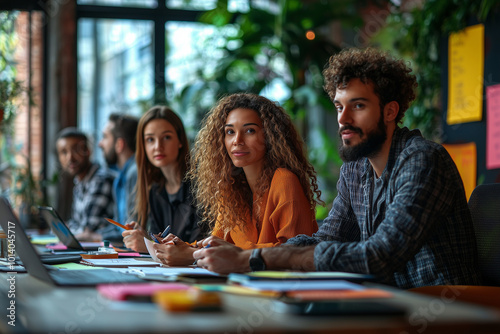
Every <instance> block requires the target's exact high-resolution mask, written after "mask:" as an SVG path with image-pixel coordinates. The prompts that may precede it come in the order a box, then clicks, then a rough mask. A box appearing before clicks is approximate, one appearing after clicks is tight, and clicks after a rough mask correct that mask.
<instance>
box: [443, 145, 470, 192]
mask: <svg viewBox="0 0 500 334" xmlns="http://www.w3.org/2000/svg"><path fill="white" fill-rule="evenodd" d="M443 147H444V148H445V149H446V150H447V151H448V153H449V154H450V156H451V158H452V159H453V161H454V162H455V165H457V169H458V172H459V173H460V176H461V177H462V182H463V183H464V188H465V195H466V196H467V200H469V197H470V195H471V194H472V191H473V190H474V188H475V187H476V178H477V175H476V174H477V148H476V143H474V142H472V143H465V144H443Z"/></svg>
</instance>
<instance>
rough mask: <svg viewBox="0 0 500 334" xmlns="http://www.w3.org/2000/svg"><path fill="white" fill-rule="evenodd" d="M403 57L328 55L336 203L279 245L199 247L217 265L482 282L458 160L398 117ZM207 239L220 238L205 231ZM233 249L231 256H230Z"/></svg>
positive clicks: (406, 89) (406, 101)
mask: <svg viewBox="0 0 500 334" xmlns="http://www.w3.org/2000/svg"><path fill="white" fill-rule="evenodd" d="M411 72H412V70H411V69H410V68H409V67H408V66H407V65H406V63H405V62H404V61H403V60H401V59H395V58H394V57H392V56H391V55H389V54H387V53H384V52H381V51H378V50H375V49H371V48H369V49H364V50H360V49H348V50H344V51H342V52H340V53H339V54H337V55H334V56H332V57H331V58H330V60H329V63H328V66H327V68H326V69H325V70H324V71H323V75H324V78H325V85H324V88H325V91H326V92H327V93H328V95H329V97H330V99H331V100H332V102H333V104H334V105H335V109H336V110H337V118H338V123H339V136H340V155H341V157H342V159H343V160H344V164H343V165H342V167H341V171H340V178H339V181H338V184H337V191H338V196H337V197H336V199H335V200H334V202H333V207H332V209H331V211H330V213H329V215H328V217H327V218H326V219H325V221H324V223H323V224H322V226H321V227H320V229H319V230H318V232H317V233H315V234H313V236H304V235H300V236H297V237H295V238H292V239H290V240H288V242H287V243H286V245H285V246H283V247H277V248H274V249H270V248H266V249H263V250H258V251H255V250H254V251H249V250H248V251H241V250H238V249H236V248H234V247H233V248H231V247H228V246H227V245H223V246H220V247H210V248H208V249H203V250H199V251H197V252H195V253H194V254H193V256H194V257H195V258H197V259H198V264H199V265H201V266H204V267H206V268H208V269H210V270H213V271H216V272H234V271H240V272H245V271H249V270H251V269H261V268H267V269H294V270H307V271H313V270H317V271H345V272H353V273H361V274H370V275H373V276H374V277H375V278H376V279H377V280H378V281H379V282H382V283H386V284H390V285H395V286H398V287H400V288H404V289H408V288H414V287H419V286H430V285H443V284H455V285H460V284H466V285H474V284H480V279H479V276H478V266H477V249H476V241H475V236H474V230H473V225H472V219H471V215H470V212H469V209H468V206H467V200H466V197H465V191H464V187H463V183H462V180H461V178H460V175H459V173H458V171H457V168H456V166H455V164H454V162H453V160H452V159H451V157H450V156H449V154H448V153H447V152H446V150H445V149H444V148H443V147H442V146H441V145H439V144H436V143H434V142H431V141H428V140H426V139H424V138H423V137H422V135H421V133H420V131H418V130H412V131H410V130H409V129H407V128H405V127H400V126H399V125H398V124H399V123H400V121H401V119H402V118H403V116H404V114H405V112H406V110H407V109H408V107H409V105H410V103H411V102H412V101H413V100H414V99H415V89H416V87H417V82H416V79H415V75H413V74H412V73H411ZM204 244H211V246H216V245H217V243H216V241H215V240H214V241H211V240H210V238H209V239H207V240H205V241H204ZM228 259H230V261H228Z"/></svg>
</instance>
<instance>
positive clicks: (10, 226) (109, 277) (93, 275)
mask: <svg viewBox="0 0 500 334" xmlns="http://www.w3.org/2000/svg"><path fill="white" fill-rule="evenodd" d="M0 226H1V227H2V229H3V230H4V231H5V233H6V234H7V235H14V246H15V252H16V253H17V254H18V255H19V257H20V259H21V261H22V262H23V265H24V267H25V268H26V270H27V271H28V274H30V275H31V276H34V277H36V278H38V279H40V280H42V281H45V282H47V283H49V284H53V285H57V286H94V285H97V284H103V283H141V282H142V283H144V280H142V279H140V278H139V277H137V276H134V275H131V274H125V273H121V272H117V271H113V270H109V269H94V270H66V269H63V270H49V269H48V268H47V267H46V266H45V265H44V264H43V262H42V259H41V258H40V255H39V254H38V253H37V252H36V250H35V248H34V247H33V245H32V244H31V242H30V240H29V238H28V235H27V234H26V232H25V231H24V228H23V227H22V225H21V223H20V222H19V220H18V219H17V217H16V215H15V214H14V212H13V211H12V208H11V207H10V204H9V202H8V201H7V199H6V198H4V197H2V198H1V200H0Z"/></svg>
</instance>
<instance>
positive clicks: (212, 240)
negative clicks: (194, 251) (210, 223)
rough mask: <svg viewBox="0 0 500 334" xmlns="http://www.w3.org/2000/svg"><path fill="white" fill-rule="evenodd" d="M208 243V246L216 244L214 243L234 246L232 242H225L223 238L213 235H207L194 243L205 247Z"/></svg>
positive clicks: (199, 246)
mask: <svg viewBox="0 0 500 334" xmlns="http://www.w3.org/2000/svg"><path fill="white" fill-rule="evenodd" d="M208 245H210V246H216V245H217V246H224V245H228V246H234V245H233V244H232V243H230V242H227V241H225V240H224V239H221V238H219V237H216V236H213V235H211V236H209V237H208V238H205V239H202V240H200V241H198V242H197V243H196V247H198V248H203V247H207V246H208Z"/></svg>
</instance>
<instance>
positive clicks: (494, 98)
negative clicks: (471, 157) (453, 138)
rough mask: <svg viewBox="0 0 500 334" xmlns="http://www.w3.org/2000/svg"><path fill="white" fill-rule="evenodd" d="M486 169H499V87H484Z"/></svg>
mask: <svg viewBox="0 0 500 334" xmlns="http://www.w3.org/2000/svg"><path fill="white" fill-rule="evenodd" d="M486 168H487V169H495V168H500V85H493V86H488V87H486Z"/></svg>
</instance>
